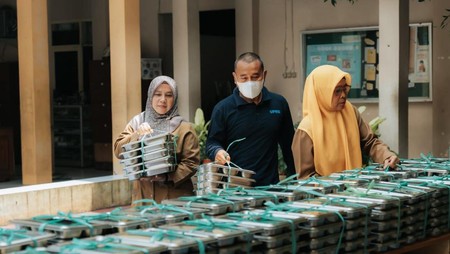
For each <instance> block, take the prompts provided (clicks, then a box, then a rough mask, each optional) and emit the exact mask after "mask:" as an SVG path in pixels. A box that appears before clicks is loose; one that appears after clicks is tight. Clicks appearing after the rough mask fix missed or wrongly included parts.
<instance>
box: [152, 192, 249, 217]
mask: <svg viewBox="0 0 450 254" xmlns="http://www.w3.org/2000/svg"><path fill="white" fill-rule="evenodd" d="M161 203H162V204H170V205H176V206H179V207H185V208H186V207H188V208H190V207H192V208H201V209H206V210H208V212H205V214H208V215H219V214H225V213H227V212H238V211H241V210H243V209H244V207H245V201H242V200H241V201H230V200H226V199H217V198H215V199H211V198H208V197H207V196H190V197H179V198H175V199H165V200H163V201H161Z"/></svg>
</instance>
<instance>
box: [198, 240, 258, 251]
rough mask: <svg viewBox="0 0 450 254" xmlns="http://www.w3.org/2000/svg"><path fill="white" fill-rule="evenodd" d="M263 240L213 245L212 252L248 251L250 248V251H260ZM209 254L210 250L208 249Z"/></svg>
mask: <svg viewBox="0 0 450 254" xmlns="http://www.w3.org/2000/svg"><path fill="white" fill-rule="evenodd" d="M261 245H262V244H261V242H259V241H252V242H250V243H247V242H240V243H236V244H233V245H230V246H223V247H220V248H216V247H213V248H211V254H234V253H236V254H237V253H247V250H249V252H250V253H260V248H261ZM207 253H208V254H209V252H208V251H207Z"/></svg>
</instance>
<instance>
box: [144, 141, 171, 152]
mask: <svg viewBox="0 0 450 254" xmlns="http://www.w3.org/2000/svg"><path fill="white" fill-rule="evenodd" d="M160 149H167V150H169V151H173V150H174V149H175V145H174V142H170V141H169V142H161V143H154V144H150V145H148V146H143V147H141V148H140V150H141V151H142V153H143V154H146V153H151V152H153V151H156V150H160Z"/></svg>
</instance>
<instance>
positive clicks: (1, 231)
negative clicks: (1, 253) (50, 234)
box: [0, 228, 38, 246]
mask: <svg viewBox="0 0 450 254" xmlns="http://www.w3.org/2000/svg"><path fill="white" fill-rule="evenodd" d="M27 232H28V231H27V230H25V229H5V228H0V237H1V238H2V241H5V242H6V244H7V245H11V243H12V242H13V241H14V240H16V238H20V239H21V238H23V239H29V240H31V241H32V242H33V246H37V245H38V244H37V241H36V240H35V239H34V238H33V237H31V236H29V235H27V234H26V233H27ZM5 238H6V240H3V239H5Z"/></svg>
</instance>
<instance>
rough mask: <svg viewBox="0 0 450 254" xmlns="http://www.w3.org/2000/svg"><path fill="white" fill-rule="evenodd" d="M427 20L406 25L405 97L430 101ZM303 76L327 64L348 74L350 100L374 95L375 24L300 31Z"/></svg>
mask: <svg viewBox="0 0 450 254" xmlns="http://www.w3.org/2000/svg"><path fill="white" fill-rule="evenodd" d="M431 29H432V25H431V23H420V24H411V25H410V33H409V34H410V40H409V41H410V45H409V46H410V50H409V52H410V57H409V58H410V60H409V76H408V77H409V78H408V79H409V83H408V96H409V98H410V100H423V101H429V100H431V83H432V82H431V55H432V54H431V53H432V52H431V45H432V43H431ZM302 41H303V43H302V45H303V49H302V50H303V56H304V57H303V63H304V70H305V77H307V76H308V75H309V73H310V72H311V71H312V70H313V69H314V68H316V67H317V66H319V65H323V64H330V65H335V66H337V67H339V68H341V69H342V70H343V71H346V72H348V73H350V75H352V88H351V90H350V93H349V98H350V99H371V98H373V99H374V100H375V101H376V99H377V98H378V91H379V90H378V88H379V86H380V84H379V82H378V69H379V68H378V63H379V62H378V56H379V31H378V27H359V28H345V29H328V30H314V31H305V32H303V33H302Z"/></svg>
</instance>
